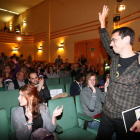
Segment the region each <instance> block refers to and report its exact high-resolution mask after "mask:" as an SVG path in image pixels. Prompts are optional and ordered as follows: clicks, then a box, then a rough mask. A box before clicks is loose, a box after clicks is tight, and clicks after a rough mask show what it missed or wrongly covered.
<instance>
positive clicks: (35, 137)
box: [31, 128, 54, 140]
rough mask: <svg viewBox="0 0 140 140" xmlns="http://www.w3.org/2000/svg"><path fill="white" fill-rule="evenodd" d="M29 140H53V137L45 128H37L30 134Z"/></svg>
mask: <svg viewBox="0 0 140 140" xmlns="http://www.w3.org/2000/svg"><path fill="white" fill-rule="evenodd" d="M31 140H54V135H53V134H51V133H50V132H49V131H48V130H47V129H45V128H39V129H37V130H35V131H34V132H33V133H32V134H31Z"/></svg>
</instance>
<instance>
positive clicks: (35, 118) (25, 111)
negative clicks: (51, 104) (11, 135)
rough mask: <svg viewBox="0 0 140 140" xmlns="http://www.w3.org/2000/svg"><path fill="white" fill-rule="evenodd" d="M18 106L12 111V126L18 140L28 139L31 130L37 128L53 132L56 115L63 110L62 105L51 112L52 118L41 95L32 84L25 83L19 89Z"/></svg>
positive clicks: (55, 124)
mask: <svg viewBox="0 0 140 140" xmlns="http://www.w3.org/2000/svg"><path fill="white" fill-rule="evenodd" d="M18 100H19V105H20V106H19V107H17V108H16V109H15V110H14V112H13V117H12V119H13V126H14V130H15V133H16V138H17V139H18V140H28V139H30V137H31V134H32V132H34V131H35V130H37V129H39V128H44V129H47V130H48V131H49V132H51V133H53V132H54V130H55V129H56V126H57V123H56V117H57V116H59V115H60V114H61V113H62V111H63V106H62V107H61V108H60V109H58V108H59V106H57V107H56V109H55V110H54V112H53V115H52V118H51V116H50V113H49V109H48V107H47V106H46V105H45V104H43V101H42V99H41V97H40V96H39V93H38V91H37V89H36V87H35V86H34V85H32V84H26V85H24V86H22V87H21V89H20V90H19V97H18Z"/></svg>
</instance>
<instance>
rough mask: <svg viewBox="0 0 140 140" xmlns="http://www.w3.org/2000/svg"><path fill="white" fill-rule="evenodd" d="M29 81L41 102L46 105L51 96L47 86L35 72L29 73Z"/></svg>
mask: <svg viewBox="0 0 140 140" xmlns="http://www.w3.org/2000/svg"><path fill="white" fill-rule="evenodd" d="M29 81H30V83H31V84H33V85H34V86H35V87H36V88H37V90H38V91H39V93H40V94H39V95H40V96H41V98H42V100H43V101H44V102H45V103H47V102H48V100H49V99H50V98H51V96H50V91H49V90H48V87H47V85H46V84H45V83H44V80H43V78H41V79H40V77H38V75H37V73H36V72H31V73H29Z"/></svg>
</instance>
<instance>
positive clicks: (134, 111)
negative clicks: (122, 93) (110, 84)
mask: <svg viewBox="0 0 140 140" xmlns="http://www.w3.org/2000/svg"><path fill="white" fill-rule="evenodd" d="M122 116H123V122H124V126H125V130H126V133H127V132H129V131H130V128H131V127H132V126H133V125H134V123H135V122H136V121H137V120H138V119H139V118H140V106H137V107H134V108H131V109H128V110H125V111H123V112H122Z"/></svg>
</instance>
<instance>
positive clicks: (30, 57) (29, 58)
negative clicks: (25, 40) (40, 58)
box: [28, 54, 32, 62]
mask: <svg viewBox="0 0 140 140" xmlns="http://www.w3.org/2000/svg"><path fill="white" fill-rule="evenodd" d="M28 61H29V62H32V55H31V54H30V55H29V56H28Z"/></svg>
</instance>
